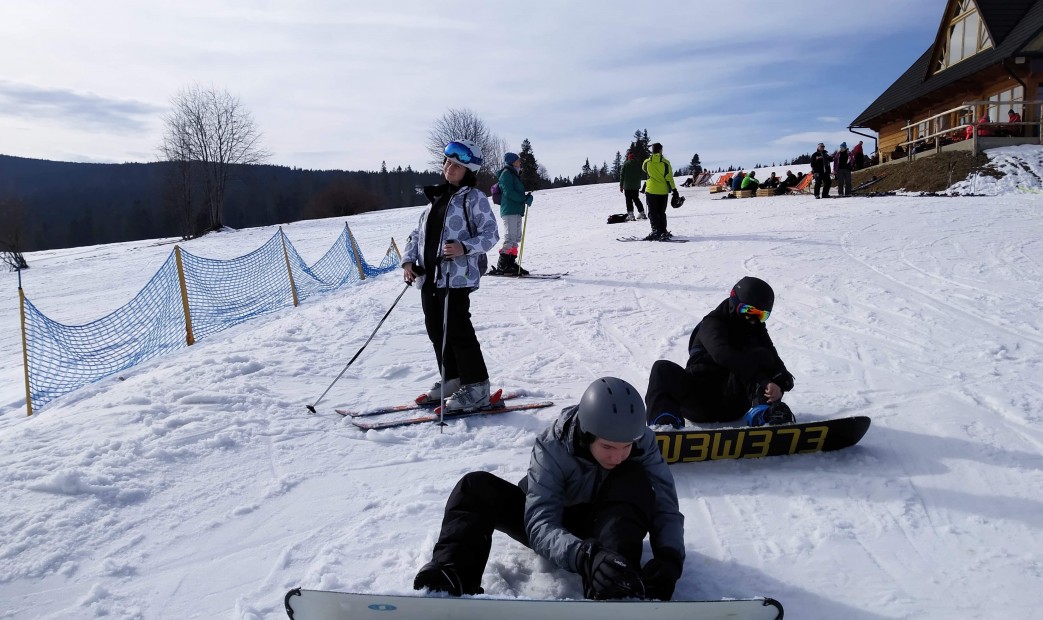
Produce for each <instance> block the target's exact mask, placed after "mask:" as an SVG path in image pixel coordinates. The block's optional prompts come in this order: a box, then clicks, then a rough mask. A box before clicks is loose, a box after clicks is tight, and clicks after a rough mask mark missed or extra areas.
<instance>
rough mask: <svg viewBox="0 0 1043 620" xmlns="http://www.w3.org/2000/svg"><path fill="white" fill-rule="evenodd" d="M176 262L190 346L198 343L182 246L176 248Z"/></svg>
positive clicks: (186, 339)
mask: <svg viewBox="0 0 1043 620" xmlns="http://www.w3.org/2000/svg"><path fill="white" fill-rule="evenodd" d="M174 262H175V263H177V279H178V282H179V283H180V284H181V306H182V308H184V310H185V342H187V343H188V346H192V345H193V344H195V343H196V338H195V336H193V335H192V313H191V312H190V311H189V309H188V286H187V285H186V284H185V266H184V264H183V263H182V262H181V246H179V245H175V246H174Z"/></svg>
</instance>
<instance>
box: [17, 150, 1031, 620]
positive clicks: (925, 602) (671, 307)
mask: <svg viewBox="0 0 1043 620" xmlns="http://www.w3.org/2000/svg"><path fill="white" fill-rule="evenodd" d="M1037 151H1038V149H1037ZM1033 156H1034V157H1036V160H1038V159H1039V153H1038V152H1036V153H1035V154H1034V155H1033ZM977 182H978V192H979V193H985V192H982V191H981V189H982V184H983V183H994V184H996V183H998V182H992V181H988V180H986V179H978V181H977ZM682 193H683V194H684V195H685V196H687V197H688V201H687V202H686V203H685V205H684V206H683V207H682V208H681V209H670V210H669V213H668V216H669V222H670V223H669V228H670V229H671V230H672V231H673V232H674V233H675V234H676V235H678V236H682V237H686V238H689V239H691V240H692V241H691V242H690V243H686V244H658V243H626V244H624V243H619V242H617V241H616V240H615V238H616V237H618V236H623V235H630V234H644V233H646V232H647V230H648V224H647V222H634V223H627V224H620V225H611V226H609V225H606V224H605V223H604V222H605V218H606V217H607V216H608V215H609V214H611V213H617V212H621V211H622V210H623V200H622V196H621V195H620V194H619V191H618V188H617V187H616V186H614V185H601V186H586V187H577V188H566V189H560V190H553V191H544V192H538V193H537V194H536V200H535V202H534V204H533V207H532V210H531V215H530V220H529V223H528V237H527V238H526V240H525V250H524V252H525V253H524V262H525V265H526V267H527V268H529V269H530V270H532V271H534V272H540V271H544V272H547V271H554V272H557V271H569V272H570V275H568V276H567V277H565V278H563V279H561V280H557V281H513V280H506V279H498V278H486V279H483V281H482V287H481V289H480V290H479V291H477V292H476V293H475V294H474V295H473V296H472V300H473V301H472V313H473V316H474V322H475V325H476V327H477V329H478V336H479V339H480V340H481V342H482V347H483V351H484V352H485V354H486V359H487V362H488V365H489V368H490V372H491V374H492V379H493V382H494V383H495V384H497V385H500V386H504V387H508V388H516V389H523V390H527V391H528V393H529V394H530V395H532V396H538V397H540V398H552V399H554V400H555V401H557V402H558V403H559V404H560V405H562V406H564V405H568V404H572V403H574V402H575V401H576V399H577V398H578V397H579V395H580V394H581V393H582V391H583V389H584V387H585V386H586V385H587V384H588V383H589V382H590V381H591V380H593V379H594V378H596V377H599V376H603V375H615V376H619V377H622V378H624V379H626V380H628V381H630V382H632V383H634V384H635V385H636V386H638V387H639V388H640V389H642V390H643V389H644V388H645V386H646V384H647V376H648V370H649V368H650V367H651V365H652V363H653V362H654V361H655V360H656V359H659V358H669V359H673V360H675V361H679V362H681V361H683V360H684V359H685V348H686V344H687V340H688V334H689V332H690V331H691V329H692V327H693V326H694V325H695V324H696V323H697V322H698V321H699V319H700V318H701V317H702V316H703V315H704V314H705V313H706V312H708V311H709V310H710V309H711V308H712V307H713V306H715V305H716V304H717V303H718V302H719V301H720V300H721V299H723V298H724V297H725V295H726V294H727V291H728V289H729V287H730V286H731V285H732V284H733V283H734V282H735V281H736V280H738V279H739V278H740V277H742V276H744V275H747V274H752V275H756V276H759V277H761V278H764V279H766V280H767V281H768V282H770V283H771V284H772V285H773V286H774V287H775V290H776V294H777V301H776V308H775V312H773V314H772V317H771V320H770V323H769V327H770V330H771V333H772V335H773V338H774V339H775V342H776V345H777V346H778V348H779V350H780V352H781V354H782V356H783V358H784V359H785V360H786V363H787V365H788V366H789V367H790V369H791V370H792V371H793V373H794V374H795V375H796V378H797V385H796V390H795V391H794V392H792V393H791V394H790V395H788V396H787V399H786V400H787V402H789V403H790V405H791V406H792V407H793V409H794V411H796V412H797V414H798V417H800V418H803V419H808V418H817V417H839V416H843V415H850V414H866V415H870V416H872V417H873V419H874V423H873V427H872V428H871V429H870V431H869V433H868V435H867V436H866V437H865V439H863V441H862V443H861V444H860V445H859V446H857V447H855V448H852V449H850V450H846V451H842V452H836V453H829V454H819V455H809V456H799V457H784V458H774V459H763V460H754V461H736V462H711V463H693V464H687V465H679V466H675V467H674V468H673V472H674V475H675V478H676V481H677V486H678V491H679V494H680V497H681V506H682V509H683V511H684V513H685V515H686V519H687V520H686V538H687V545H688V553H689V559H688V562H687V565H686V567H685V573H684V576H683V577H682V579H681V582H680V583H679V585H678V588H677V597H678V598H687V599H697V598H721V597H737V596H748V595H770V596H773V597H775V598H778V599H779V600H780V601H782V602H783V604H784V605H785V607H786V610H787V612H788V613H787V616H788V617H793V618H803V619H808V618H811V619H816V618H821V619H827V618H828V619H834V618H856V619H882V618H917V619H923V618H953V617H960V618H1011V617H1033V616H1036V615H1038V603H1037V600H1036V599H1037V598H1038V591H1039V585H1040V583H1041V582H1043V560H1041V558H1043V535H1041V534H1043V500H1041V498H1040V493H1039V490H1040V489H1041V488H1043V397H1041V396H1040V395H1041V394H1043V378H1041V377H1043V313H1041V312H1040V308H1041V300H1043V297H1041V295H1040V292H1039V284H1040V282H1043V197H1041V196H1039V195H1038V194H1036V193H1034V192H1025V191H1024V190H1017V189H1015V187H1008V188H1006V189H1005V190H1003V191H997V195H995V196H991V197H988V198H967V197H963V198H914V197H907V196H896V197H886V198H872V199H869V198H852V199H845V200H840V199H833V200H814V199H813V198H812V197H810V196H783V197H776V198H758V199H752V200H723V201H722V200H720V199H719V198H718V197H719V196H720V195H719V194H718V195H713V196H711V195H710V194H709V193H708V191H707V190H706V188H692V189H682ZM418 213H419V210H418V209H401V210H394V211H386V212H381V213H371V214H366V215H363V216H358V217H353V218H350V219H349V220H348V221H349V223H350V225H351V228H352V230H353V231H354V232H355V234H356V236H357V237H358V239H359V243H360V245H361V246H362V249H363V252H364V253H366V255H367V256H371V255H376V254H379V253H380V252H382V251H383V249H384V248H386V247H387V243H388V238H389V237H391V236H395V237H396V239H397V240H398V241H399V244H400V245H401V244H402V242H403V241H404V240H405V237H406V235H407V234H408V232H409V231H410V230H411V229H412V227H413V225H414V223H415V220H416V217H417V215H418ZM343 225H344V220H342V219H335V220H322V221H313V222H299V223H294V224H292V225H289V226H287V227H286V228H285V230H286V233H287V235H288V236H289V237H290V238H291V239H292V240H293V243H294V245H295V246H296V247H297V248H298V249H299V250H300V251H301V252H302V254H303V255H304V257H305V259H307V260H308V261H314V260H315V259H317V258H318V257H319V256H320V255H321V253H322V252H324V251H325V250H326V248H327V247H328V246H329V244H330V243H332V241H333V240H334V239H335V238H336V237H337V235H338V234H340V231H341V228H342V227H343ZM272 233H273V229H271V228H267V229H257V230H242V231H238V232H234V233H227V234H221V235H214V236H212V237H208V238H205V239H199V240H195V241H192V242H189V243H187V244H185V246H186V248H187V249H189V251H191V252H193V253H194V254H196V255H200V256H207V257H214V258H228V257H233V256H238V255H241V254H245V253H246V252H248V251H251V250H253V249H254V248H256V247H258V246H259V245H260V244H261V243H263V242H264V241H265V240H267V239H268V237H270V236H271V234H272ZM170 249H171V246H170V245H154V243H152V242H141V243H126V244H119V245H110V246H99V247H89V248H76V249H70V250H60V251H53V252H40V253H36V254H32V255H30V256H28V259H29V261H30V263H31V265H32V268H31V269H30V270H29V271H28V272H26V273H25V274H23V277H24V287H25V291H26V294H27V296H28V297H29V298H30V299H31V300H32V301H33V302H34V303H35V304H36V305H37V306H38V307H39V308H40V309H41V310H42V311H43V312H45V313H47V314H48V315H49V316H51V317H52V318H54V319H56V320H59V321H62V322H65V323H82V322H86V321H89V320H92V319H95V318H98V317H100V316H102V315H104V314H106V313H107V312H109V311H111V310H112V309H114V308H116V307H118V306H119V305H122V304H123V303H125V302H126V301H127V300H129V299H130V298H131V297H132V296H133V295H134V293H136V292H137V290H138V289H139V288H140V287H141V286H142V285H143V284H144V283H145V282H146V281H147V279H148V277H149V276H150V275H151V274H152V273H153V272H154V271H155V269H156V268H157V267H158V266H159V264H161V262H162V261H163V260H164V259H165V258H166V256H167V254H168V253H169V252H170ZM309 252H311V254H309ZM401 287H402V284H401V281H400V278H399V277H398V276H397V275H395V274H391V275H387V276H383V277H380V278H376V279H373V280H370V281H367V282H365V283H364V284H362V285H360V286H357V287H349V288H345V289H343V290H340V291H337V292H335V293H333V294H330V295H327V296H325V297H318V298H314V299H312V300H309V301H308V302H307V303H305V304H303V305H301V306H300V307H299V308H296V309H294V308H288V309H285V310H282V311H279V312H277V313H274V314H270V315H267V316H264V317H261V318H259V319H257V320H254V321H252V322H250V323H246V324H244V325H240V326H237V327H235V328H233V329H230V330H227V331H225V332H221V333H219V334H217V335H215V336H212V337H210V338H207V339H204V340H202V341H200V342H199V343H198V344H196V345H195V346H193V347H191V348H188V349H184V350H181V351H178V352H176V353H174V354H171V355H169V356H166V357H162V358H159V359H155V360H152V361H150V362H148V363H146V364H143V365H140V366H138V367H135V368H132V369H130V370H129V371H127V372H125V373H123V374H122V380H121V379H120V378H116V377H112V378H110V379H107V380H104V381H101V382H99V383H97V384H94V385H91V386H88V387H86V388H83V389H81V390H78V391H76V392H74V393H72V394H70V395H68V396H66V397H63V398H61V399H59V400H57V401H55V402H54V403H52V404H50V405H49V406H47V407H45V408H44V409H43V410H42V411H40V412H38V414H37V415H34V416H33V417H32V418H27V417H26V416H25V412H24V391H23V390H24V386H23V383H22V376H21V344H20V340H19V338H20V336H19V331H18V313H17V307H18V304H17V295H16V276H15V274H10V273H4V274H0V290H4V291H7V292H8V293H7V294H6V295H3V296H2V298H0V446H2V450H0V500H2V501H0V599H2V600H3V601H5V605H3V607H2V609H0V617H9V618H91V617H100V616H106V617H111V618H215V617H217V618H241V619H255V618H278V617H281V616H282V615H283V612H282V610H281V605H282V595H283V593H284V592H285V590H287V589H288V588H290V587H294V586H304V587H307V588H312V589H340V590H355V591H365V592H387V593H407V592H410V591H411V589H410V588H411V583H412V578H413V575H414V573H415V571H416V569H417V568H418V567H419V566H420V565H421V564H423V563H424V562H425V561H426V560H427V558H428V554H429V553H430V550H431V546H432V544H433V543H434V539H435V536H436V534H437V531H438V525H439V522H440V519H441V513H442V508H443V505H444V501H445V499H446V497H447V494H448V492H449V491H450V489H451V488H452V486H453V484H454V483H455V481H456V479H457V478H458V477H459V476H461V475H462V474H464V473H466V472H468V471H471V470H475V469H483V470H488V471H491V472H494V473H496V474H497V475H500V476H503V477H506V478H508V479H518V478H520V477H521V476H522V475H523V474H524V471H525V468H526V466H527V464H528V458H529V449H530V446H531V443H532V439H533V436H534V435H535V433H537V432H538V431H539V430H540V429H541V428H543V427H545V426H546V425H547V424H548V423H550V421H551V420H552V419H553V418H554V417H555V416H556V414H557V412H558V408H557V407H555V408H554V409H548V410H543V411H539V412H536V413H528V412H526V413H512V414H506V415H504V416H496V417H491V418H485V419H483V418H477V419H475V418H472V419H469V420H467V421H458V422H455V423H452V424H450V425H449V426H448V427H446V428H445V429H444V431H443V432H439V429H438V428H437V427H431V426H422V427H413V428H408V429H400V430H389V431H379V432H368V433H364V432H361V431H358V430H356V429H354V427H352V426H351V425H350V424H348V423H346V422H345V421H344V420H342V419H341V418H340V417H339V416H337V415H335V414H334V413H333V412H332V409H333V407H335V406H341V405H352V406H360V407H365V406H376V405H380V404H385V403H387V402H394V401H403V400H407V399H409V398H410V397H411V396H413V395H414V394H415V393H417V392H418V391H421V390H422V389H424V388H426V386H427V385H429V384H430V382H431V381H433V380H434V378H435V374H436V373H435V368H434V357H433V353H432V351H431V348H430V345H429V344H428V341H427V339H426V336H425V334H424V329H423V323H422V315H421V311H420V304H419V299H418V295H417V293H416V292H414V291H410V292H408V293H407V294H406V296H405V298H403V300H402V302H401V303H400V305H399V307H398V308H396V310H395V311H394V312H393V313H392V315H391V316H390V318H389V319H388V321H387V323H386V324H385V325H384V327H383V328H382V329H381V331H380V332H379V333H378V335H377V336H376V338H374V340H373V342H372V343H370V345H369V347H368V348H367V349H366V351H365V352H364V353H363V355H362V356H361V357H360V358H359V359H358V361H356V362H355V364H354V365H353V366H352V367H351V368H350V369H349V371H348V372H347V373H346V374H345V376H344V378H343V379H342V380H341V381H340V382H339V383H338V384H337V385H336V386H335V387H334V389H333V390H332V391H331V393H330V395H329V397H328V398H327V400H326V402H324V403H322V404H321V405H320V407H319V413H318V414H317V415H312V414H308V413H307V412H306V410H305V405H306V404H307V403H309V402H312V401H313V400H314V399H315V398H316V397H317V396H318V395H319V394H320V393H321V392H322V390H324V389H325V388H326V386H327V385H329V383H330V381H332V380H333V378H334V377H336V375H337V373H338V372H339V371H340V370H341V368H343V366H344V364H345V363H346V362H347V360H348V359H350V357H351V356H352V355H353V354H354V353H355V352H356V351H357V350H358V348H359V347H360V346H361V345H362V343H363V342H364V341H365V339H366V338H367V337H368V336H369V334H370V332H371V331H372V330H373V328H374V327H375V325H376V323H377V321H378V320H379V318H380V317H381V316H382V314H383V313H384V311H385V310H386V309H387V307H388V306H389V305H390V303H391V302H392V301H393V299H394V298H395V296H396V295H397V294H398V292H399V290H400V289H401ZM483 585H484V587H485V589H486V592H487V593H488V594H489V595H492V596H520V597H530V598H555V597H579V596H581V590H580V585H579V579H578V577H576V576H575V575H571V574H568V573H564V572H562V571H559V570H556V569H553V568H551V567H548V566H546V565H545V564H544V563H542V562H540V561H537V558H536V556H535V555H534V554H533V553H532V552H530V551H528V550H526V549H524V548H522V547H521V546H519V545H518V544H516V543H514V542H513V541H510V540H509V539H507V538H506V537H502V536H498V537H497V539H496V541H495V544H494V549H493V554H492V558H491V560H490V563H489V567H488V570H487V572H486V575H485V579H484V583H483Z"/></svg>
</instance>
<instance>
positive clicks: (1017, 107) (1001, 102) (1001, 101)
mask: <svg viewBox="0 0 1043 620" xmlns="http://www.w3.org/2000/svg"><path fill="white" fill-rule="evenodd" d="M1024 100H1025V89H1024V88H1022V87H1021V86H1020V85H1018V86H1015V87H1014V88H1009V89H1007V90H1005V91H1003V92H999V93H996V94H995V95H992V96H990V97H989V105H988V107H987V108H986V109H985V113H986V114H988V115H989V118H990V119H992V122H994V123H998V122H1003V121H1004V120H1006V118H1007V110H1011V109H1013V110H1014V111H1015V112H1017V113H1019V114H1021V113H1022V109H1021V108H1022V107H1023V106H1022V103H1021V102H1022V101H1024ZM1012 101H1017V103H1011V102H1012Z"/></svg>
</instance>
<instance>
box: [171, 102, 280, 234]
mask: <svg viewBox="0 0 1043 620" xmlns="http://www.w3.org/2000/svg"><path fill="white" fill-rule="evenodd" d="M170 103H171V107H172V109H171V111H170V113H169V114H168V115H167V116H166V117H165V118H164V119H163V120H164V124H165V131H164V136H163V143H162V144H161V146H160V151H161V152H162V153H163V155H164V158H165V159H167V160H168V161H171V162H174V163H175V168H176V170H177V174H179V175H181V177H180V178H181V179H182V182H183V183H184V186H185V187H186V188H187V191H189V194H188V196H190V195H191V194H190V192H191V182H192V173H193V170H198V172H199V175H200V176H201V177H202V181H203V202H204V204H205V206H206V208H207V210H208V212H209V216H210V229H211V230H219V229H220V228H221V227H222V222H221V210H222V207H223V206H224V199H225V188H226V187H227V186H228V180H229V178H230V176H231V174H232V167H233V166H237V165H251V164H262V163H265V162H266V161H268V158H269V157H271V153H269V152H268V151H267V150H265V149H264V148H262V147H261V145H260V140H261V132H260V131H259V130H258V129H257V127H256V125H254V122H253V118H252V117H251V116H250V113H249V112H248V111H247V110H246V109H245V108H244V107H243V106H242V103H240V101H239V98H238V97H234V96H232V95H231V94H230V93H229V92H228V91H226V90H220V91H219V90H216V89H215V88H213V87H210V88H202V87H201V86H199V85H198V84H197V85H193V86H189V87H187V88H184V89H182V90H181V91H179V92H178V93H177V95H175V96H174V98H173V99H171V102H170ZM193 162H195V163H196V164H198V165H196V166H193V165H192V164H193ZM184 175H187V177H186V176H184ZM184 197H185V196H184V195H183V196H182V198H184ZM182 207H183V208H186V209H188V210H189V213H190V211H191V202H190V201H189V202H185V203H182Z"/></svg>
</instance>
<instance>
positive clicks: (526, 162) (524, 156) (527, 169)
mask: <svg viewBox="0 0 1043 620" xmlns="http://www.w3.org/2000/svg"><path fill="white" fill-rule="evenodd" d="M518 157H519V158H521V180H522V185H524V186H525V191H527V192H532V191H536V190H538V189H542V188H543V179H542V178H541V177H540V165H539V163H538V162H537V161H536V156H535V155H533V153H532V144H531V143H530V142H529V139H528V138H526V139H524V140H522V143H521V152H520V153H519V154H518Z"/></svg>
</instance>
